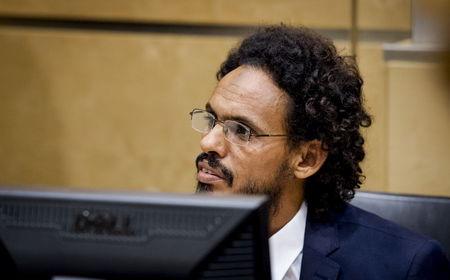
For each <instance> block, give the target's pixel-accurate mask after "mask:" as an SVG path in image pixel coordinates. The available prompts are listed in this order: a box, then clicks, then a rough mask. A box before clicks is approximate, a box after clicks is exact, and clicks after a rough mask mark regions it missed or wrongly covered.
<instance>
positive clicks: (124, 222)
mask: <svg viewBox="0 0 450 280" xmlns="http://www.w3.org/2000/svg"><path fill="white" fill-rule="evenodd" d="M130 220H131V219H130V216H128V215H115V214H113V213H110V212H107V211H90V210H88V209H84V210H82V211H81V212H79V213H77V214H76V215H75V221H74V224H73V230H74V232H75V233H88V234H98V235H120V236H124V235H125V236H132V235H135V232H134V230H133V229H132V228H131V225H130Z"/></svg>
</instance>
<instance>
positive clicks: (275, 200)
mask: <svg viewBox="0 0 450 280" xmlns="http://www.w3.org/2000/svg"><path fill="white" fill-rule="evenodd" d="M217 157H218V156H217V155H216V154H214V153H202V154H200V155H199V156H198V157H197V159H196V166H197V172H198V162H200V161H202V160H205V159H206V160H208V164H209V166H211V167H213V168H220V170H221V171H222V173H223V174H224V175H225V174H227V175H225V176H226V177H227V178H228V179H227V185H228V187H230V188H231V187H232V183H233V178H234V176H233V175H232V173H231V171H229V170H228V169H227V168H226V167H225V166H223V165H222V164H221V163H220V161H219V160H218V159H217ZM291 176H292V174H291V172H290V170H289V167H288V163H287V162H286V161H285V162H283V163H282V164H281V165H280V167H279V168H278V170H277V172H276V173H275V175H274V176H273V177H272V178H271V179H270V180H264V181H262V182H256V181H250V180H248V181H247V182H245V183H244V186H243V187H241V188H239V189H238V191H237V193H239V194H246V195H255V194H260V195H266V196H267V197H268V199H269V211H270V213H271V214H272V215H275V214H276V213H277V212H278V210H279V206H280V197H281V193H282V191H283V187H282V186H283V184H284V183H285V182H286V179H287V178H289V177H291ZM212 191H213V189H212V187H211V185H209V184H204V183H201V182H198V183H197V188H196V193H207V192H212Z"/></svg>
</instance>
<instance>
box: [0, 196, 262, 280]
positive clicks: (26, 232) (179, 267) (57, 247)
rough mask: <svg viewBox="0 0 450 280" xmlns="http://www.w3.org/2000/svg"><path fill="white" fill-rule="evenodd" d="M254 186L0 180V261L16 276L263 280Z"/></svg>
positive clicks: (259, 219) (259, 220) (259, 199)
mask: <svg viewBox="0 0 450 280" xmlns="http://www.w3.org/2000/svg"><path fill="white" fill-rule="evenodd" d="M267 219H268V213H267V200H266V198H265V197H260V196H217V195H187V194H186V195H182V194H164V193H145V194H137V193H135V194H130V193H110V192H109V193H107V192H104V193H90V192H69V191H48V190H47V191H43V190H23V189H21V190H17V189H12V188H10V189H5V188H0V263H1V264H2V267H3V268H2V273H4V272H5V271H6V272H8V273H10V274H14V275H15V276H16V278H17V279H22V278H21V277H25V278H26V277H30V278H26V279H38V278H39V279H57V278H55V277H60V278H61V277H67V276H76V277H79V278H80V277H81V278H82V277H85V278H97V279H140V278H141V279H211V280H212V279H214V280H219V279H229V280H231V279H255V280H256V279H258V280H270V264H269V252H268V232H267Z"/></svg>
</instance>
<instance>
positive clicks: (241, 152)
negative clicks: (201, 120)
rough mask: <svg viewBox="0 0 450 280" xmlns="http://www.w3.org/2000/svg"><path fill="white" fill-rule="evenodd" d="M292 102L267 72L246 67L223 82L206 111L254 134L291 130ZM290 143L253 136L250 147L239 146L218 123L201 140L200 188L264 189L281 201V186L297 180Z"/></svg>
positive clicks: (266, 192)
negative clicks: (288, 121) (288, 110)
mask: <svg viewBox="0 0 450 280" xmlns="http://www.w3.org/2000/svg"><path fill="white" fill-rule="evenodd" d="M287 104H288V97H287V95H286V94H285V93H284V92H283V91H282V90H281V89H279V88H278V87H277V86H276V85H275V84H274V82H273V81H272V80H271V78H270V76H268V75H267V74H266V73H265V72H264V71H262V70H259V69H256V68H253V67H249V66H241V67H239V68H237V69H235V70H233V71H232V72H230V73H229V74H227V75H226V76H225V77H224V78H223V79H222V80H221V81H220V82H219V83H218V85H217V87H216V89H215V90H214V93H213V94H212V96H211V98H210V99H209V102H208V104H207V106H206V109H207V110H208V111H209V112H210V113H212V114H213V115H214V116H215V117H216V118H217V119H218V120H219V121H225V120H235V121H239V122H241V123H243V124H245V125H246V126H248V127H249V128H251V129H252V132H253V133H255V134H286V128H285V126H284V123H285V117H286V108H287ZM286 141H287V139H286V137H260V138H258V137H253V136H252V137H251V138H250V141H249V142H248V143H247V144H246V145H236V144H234V143H231V142H229V141H228V140H227V139H225V135H224V133H223V128H222V125H221V124H217V125H216V126H215V127H214V128H213V129H212V130H211V131H210V132H209V133H207V134H204V135H203V137H202V139H201V142H200V146H201V149H202V151H203V153H202V154H200V155H199V157H198V158H197V170H198V173H197V180H198V187H197V190H198V191H212V192H223V193H263V194H268V195H269V196H271V197H272V199H273V200H274V199H276V198H277V197H279V192H281V190H282V186H283V185H285V184H286V183H289V181H292V180H294V178H293V177H294V176H293V174H292V172H290V167H289V153H288V148H287V142H286ZM273 202H274V201H273Z"/></svg>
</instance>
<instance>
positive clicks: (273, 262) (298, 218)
mask: <svg viewBox="0 0 450 280" xmlns="http://www.w3.org/2000/svg"><path fill="white" fill-rule="evenodd" d="M307 211H308V210H307V207H306V204H305V202H303V203H302V205H301V207H300V209H299V210H298V212H297V213H296V214H295V216H294V217H293V218H292V219H291V220H290V221H289V222H288V223H287V224H286V225H284V227H282V228H281V229H280V230H279V231H277V232H276V233H275V234H274V235H272V236H271V237H270V238H269V248H270V268H271V271H272V279H273V280H278V279H283V277H284V275H285V274H286V272H287V270H288V269H289V267H290V266H291V264H292V263H293V262H294V260H295V259H296V258H297V257H298V255H299V254H300V253H302V252H303V240H304V237H305V227H306V216H307Z"/></svg>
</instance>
